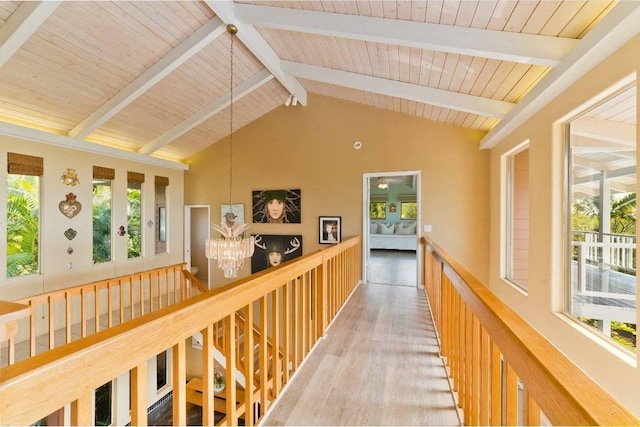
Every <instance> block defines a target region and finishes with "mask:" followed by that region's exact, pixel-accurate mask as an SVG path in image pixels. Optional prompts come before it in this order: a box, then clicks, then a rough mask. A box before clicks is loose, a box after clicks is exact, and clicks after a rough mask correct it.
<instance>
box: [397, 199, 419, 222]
mask: <svg viewBox="0 0 640 427" xmlns="http://www.w3.org/2000/svg"><path fill="white" fill-rule="evenodd" d="M400 218H401V219H417V218H418V203H417V202H402V203H401V204H400Z"/></svg>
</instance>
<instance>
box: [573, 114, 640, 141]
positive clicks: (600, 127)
mask: <svg viewBox="0 0 640 427" xmlns="http://www.w3.org/2000/svg"><path fill="white" fill-rule="evenodd" d="M570 132H571V135H575V136H581V137H584V138H589V139H595V140H598V141H603V142H609V143H614V144H620V145H624V146H626V147H633V148H635V147H636V126H635V125H631V124H627V123H619V122H614V121H611V120H603V119H597V118H594V117H588V118H581V119H578V120H575V121H573V122H571V126H570Z"/></svg>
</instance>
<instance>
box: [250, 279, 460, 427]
mask: <svg viewBox="0 0 640 427" xmlns="http://www.w3.org/2000/svg"><path fill="white" fill-rule="evenodd" d="M262 425H265V426H275V425H439V426H444V425H461V423H460V421H459V419H458V415H457V411H456V408H455V405H454V401H453V396H452V394H451V392H450V389H449V383H448V380H447V378H446V375H445V370H444V367H443V364H442V361H441V359H440V357H439V356H438V347H437V341H436V337H435V332H434V328H433V323H432V321H431V317H430V313H429V307H428V306H427V302H426V298H425V295H424V291H423V290H421V289H416V288H415V287H409V286H388V285H379V284H361V285H359V286H358V287H357V288H356V290H355V291H354V293H353V295H352V297H351V299H350V300H349V301H348V302H347V304H346V305H345V307H344V310H343V311H342V312H341V313H340V314H339V315H338V317H337V318H336V320H335V322H334V324H333V325H332V326H331V327H330V328H329V329H328V331H327V336H326V338H325V339H324V340H321V341H320V342H319V343H318V345H317V347H316V348H315V349H314V351H313V352H312V354H311V355H310V357H309V358H308V359H307V361H306V362H305V363H304V365H303V366H302V368H301V369H300V370H299V371H298V373H297V374H296V376H295V377H294V378H293V380H292V381H291V382H290V383H289V385H288V388H287V389H286V390H285V392H284V393H283V394H282V395H281V398H280V400H279V401H278V402H277V403H276V406H275V407H273V409H272V412H271V414H270V415H269V416H268V417H267V418H266V419H265V421H264V423H263V424H262Z"/></svg>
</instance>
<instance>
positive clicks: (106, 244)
mask: <svg viewBox="0 0 640 427" xmlns="http://www.w3.org/2000/svg"><path fill="white" fill-rule="evenodd" d="M111 229H112V227H111V180H94V181H93V262H94V264H99V263H102V262H109V261H111Z"/></svg>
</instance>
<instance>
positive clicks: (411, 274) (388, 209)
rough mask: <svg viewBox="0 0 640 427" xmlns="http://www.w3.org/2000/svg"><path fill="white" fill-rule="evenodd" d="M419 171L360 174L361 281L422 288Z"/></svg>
mask: <svg viewBox="0 0 640 427" xmlns="http://www.w3.org/2000/svg"><path fill="white" fill-rule="evenodd" d="M420 194H421V193H420V171H398V172H379V173H365V174H363V221H362V224H363V229H362V237H363V239H362V242H363V244H362V247H363V266H364V269H363V278H364V279H365V281H366V282H368V283H382V284H390V285H400V286H422V283H421V282H422V277H421V274H420V272H421V271H422V256H421V253H422V248H421V245H420V244H419V238H420V228H421V227H420V224H421V218H420V212H421V201H420V200H421V197H420Z"/></svg>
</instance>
